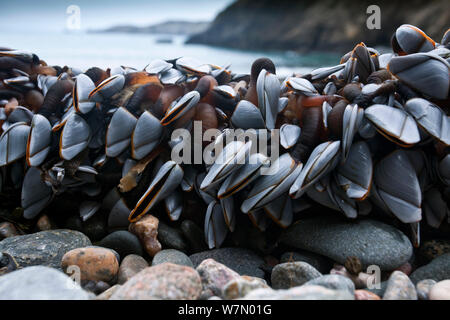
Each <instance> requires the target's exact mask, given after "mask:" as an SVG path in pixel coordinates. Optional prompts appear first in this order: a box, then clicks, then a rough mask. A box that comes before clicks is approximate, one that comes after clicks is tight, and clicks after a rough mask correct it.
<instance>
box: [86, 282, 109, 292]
mask: <svg viewBox="0 0 450 320" xmlns="http://www.w3.org/2000/svg"><path fill="white" fill-rule="evenodd" d="M81 284H82V287H83V289H84V290H87V291H89V292H92V293H93V294H95V295H99V294H101V293H102V292H104V291H106V290H108V289H109V288H111V286H110V285H109V284H108V283H106V282H104V281H94V280H88V281H82V282H81Z"/></svg>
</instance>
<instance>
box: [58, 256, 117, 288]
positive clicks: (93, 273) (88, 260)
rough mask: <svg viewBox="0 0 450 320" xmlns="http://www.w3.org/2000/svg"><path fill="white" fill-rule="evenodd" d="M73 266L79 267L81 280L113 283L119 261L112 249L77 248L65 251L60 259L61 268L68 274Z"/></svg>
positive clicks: (72, 270)
mask: <svg viewBox="0 0 450 320" xmlns="http://www.w3.org/2000/svg"><path fill="white" fill-rule="evenodd" d="M73 266H78V267H79V268H80V272H81V273H80V276H81V280H82V281H84V280H92V281H104V282H107V283H113V282H114V281H115V280H116V277H117V274H118V272H119V262H118V260H117V257H116V255H115V254H114V252H113V251H111V250H110V249H106V248H99V247H90V248H77V249H73V250H70V251H69V252H67V253H66V254H65V255H64V256H63V258H62V261H61V268H62V269H63V270H64V272H66V273H68V274H69V275H71V274H73V272H74V269H73Z"/></svg>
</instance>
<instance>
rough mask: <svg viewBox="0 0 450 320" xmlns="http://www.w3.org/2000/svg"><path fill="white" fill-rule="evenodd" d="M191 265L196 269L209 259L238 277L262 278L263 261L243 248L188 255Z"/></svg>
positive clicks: (221, 249)
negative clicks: (233, 272)
mask: <svg viewBox="0 0 450 320" xmlns="http://www.w3.org/2000/svg"><path fill="white" fill-rule="evenodd" d="M189 258H190V259H191V261H192V263H193V264H194V266H195V267H197V266H198V265H199V264H200V263H201V262H202V261H203V260H205V259H208V258H211V259H214V260H215V261H217V262H219V263H222V264H224V265H225V266H227V267H228V268H230V269H232V270H234V271H235V272H237V273H239V274H240V275H247V276H252V277H258V278H264V271H263V270H262V269H261V268H262V266H263V265H264V260H263V258H261V257H260V256H259V255H257V254H256V253H254V252H253V251H251V250H248V249H244V248H220V249H213V250H207V251H203V252H199V253H195V254H193V255H190V256H189Z"/></svg>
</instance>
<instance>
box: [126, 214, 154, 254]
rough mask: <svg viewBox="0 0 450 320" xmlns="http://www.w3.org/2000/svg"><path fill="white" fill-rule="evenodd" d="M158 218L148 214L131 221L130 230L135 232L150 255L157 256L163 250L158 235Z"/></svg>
mask: <svg viewBox="0 0 450 320" xmlns="http://www.w3.org/2000/svg"><path fill="white" fill-rule="evenodd" d="M158 224H159V220H158V218H156V217H154V216H152V215H151V214H148V215H146V216H144V217H143V218H142V219H139V220H138V221H136V222H133V223H130V225H129V227H128V230H129V231H130V232H131V233H134V234H135V235H136V236H137V237H138V238H139V239H140V240H141V243H142V245H143V246H144V249H145V251H147V253H148V254H149V256H150V257H153V256H155V254H157V253H158V252H159V251H161V243H159V241H158V239H157V236H158Z"/></svg>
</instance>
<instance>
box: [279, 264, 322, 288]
mask: <svg viewBox="0 0 450 320" xmlns="http://www.w3.org/2000/svg"><path fill="white" fill-rule="evenodd" d="M321 276H322V274H321V273H320V272H319V271H317V269H316V268H314V267H313V266H311V265H309V264H307V263H306V262H301V261H297V262H286V263H280V264H277V265H276V266H275V267H274V268H273V270H272V276H271V282H272V288H274V289H289V288H292V287H297V286H301V285H303V284H305V283H306V282H308V281H310V280H312V279H315V278H319V277H321Z"/></svg>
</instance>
